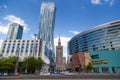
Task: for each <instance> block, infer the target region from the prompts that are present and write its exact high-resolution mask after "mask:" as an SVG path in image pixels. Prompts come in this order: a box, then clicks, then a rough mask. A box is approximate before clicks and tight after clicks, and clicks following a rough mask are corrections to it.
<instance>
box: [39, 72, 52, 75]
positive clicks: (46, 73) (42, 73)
mask: <svg viewBox="0 0 120 80" xmlns="http://www.w3.org/2000/svg"><path fill="white" fill-rule="evenodd" d="M40 75H50V73H49V72H40Z"/></svg>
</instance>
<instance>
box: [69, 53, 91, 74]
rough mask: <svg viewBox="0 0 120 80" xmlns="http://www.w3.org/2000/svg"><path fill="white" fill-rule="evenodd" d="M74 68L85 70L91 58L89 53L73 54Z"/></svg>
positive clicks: (76, 70)
mask: <svg viewBox="0 0 120 80" xmlns="http://www.w3.org/2000/svg"><path fill="white" fill-rule="evenodd" d="M71 59H72V70H73V71H75V72H78V71H80V70H81V71H82V72H85V66H87V65H88V63H89V62H90V60H91V57H90V55H89V53H75V54H73V55H72V58H71Z"/></svg>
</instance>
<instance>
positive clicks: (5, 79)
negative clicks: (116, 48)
mask: <svg viewBox="0 0 120 80" xmlns="http://www.w3.org/2000/svg"><path fill="white" fill-rule="evenodd" d="M0 80H120V75H96V74H89V75H88V74H79V75H46V76H40V75H36V74H28V75H19V76H0Z"/></svg>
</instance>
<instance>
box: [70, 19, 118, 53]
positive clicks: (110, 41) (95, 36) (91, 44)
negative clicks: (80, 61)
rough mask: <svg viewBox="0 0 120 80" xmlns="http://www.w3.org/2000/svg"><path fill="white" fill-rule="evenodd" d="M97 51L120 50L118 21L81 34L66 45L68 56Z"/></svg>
mask: <svg viewBox="0 0 120 80" xmlns="http://www.w3.org/2000/svg"><path fill="white" fill-rule="evenodd" d="M97 50H120V21H114V22H109V23H106V24H102V25H99V26H96V27H94V28H92V29H90V30H87V31H84V32H81V33H79V34H78V35H76V36H74V37H73V38H72V39H71V40H70V41H69V43H68V51H69V54H74V53H76V52H90V51H97Z"/></svg>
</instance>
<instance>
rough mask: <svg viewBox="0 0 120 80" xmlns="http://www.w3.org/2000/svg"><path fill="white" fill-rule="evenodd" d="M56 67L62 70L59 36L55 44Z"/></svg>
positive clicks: (61, 51) (61, 48)
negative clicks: (56, 44)
mask: <svg viewBox="0 0 120 80" xmlns="http://www.w3.org/2000/svg"><path fill="white" fill-rule="evenodd" d="M56 69H57V70H61V71H63V70H64V65H63V46H61V41H60V37H59V40H58V46H56Z"/></svg>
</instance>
